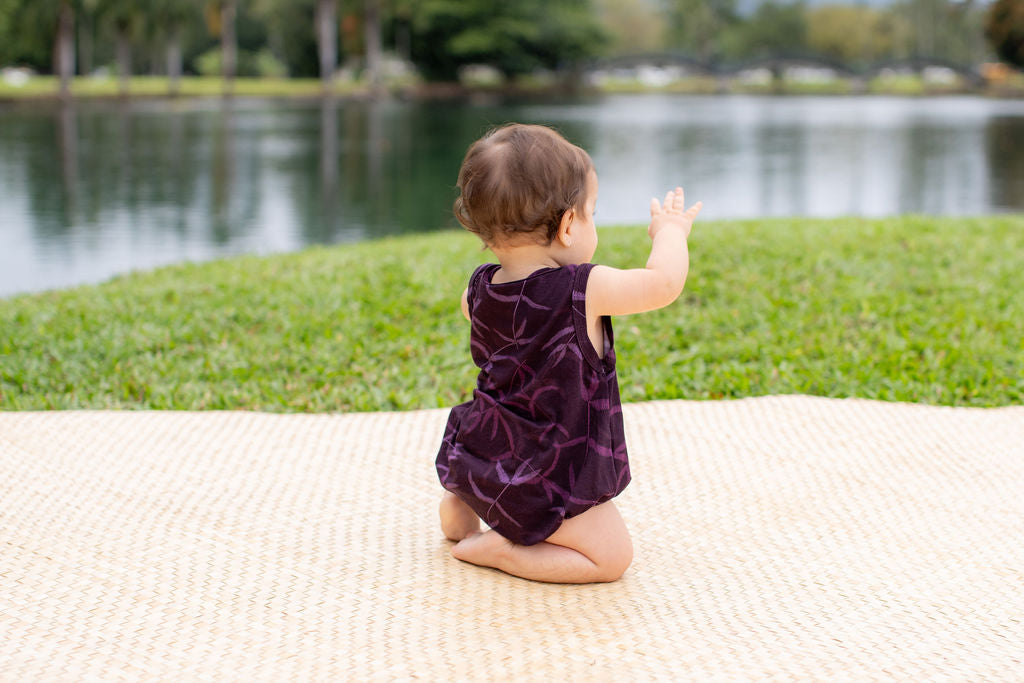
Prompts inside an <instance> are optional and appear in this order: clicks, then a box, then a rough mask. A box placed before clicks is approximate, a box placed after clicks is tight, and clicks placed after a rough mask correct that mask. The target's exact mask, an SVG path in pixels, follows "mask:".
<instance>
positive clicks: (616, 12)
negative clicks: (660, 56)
mask: <svg viewBox="0 0 1024 683" xmlns="http://www.w3.org/2000/svg"><path fill="white" fill-rule="evenodd" d="M596 4H597V13H598V14H597V16H598V18H599V19H600V21H601V26H602V27H603V29H604V30H605V32H606V33H607V34H608V37H609V41H608V48H609V52H610V53H611V54H617V55H628V54H639V53H644V52H655V51H658V50H662V49H664V48H665V44H666V36H665V33H666V31H665V25H664V24H665V22H664V20H663V19H662V14H661V13H660V12H659V11H658V9H657V8H656V7H655V6H654V5H652V4H651V3H650V2H649V1H648V0H597V3H596Z"/></svg>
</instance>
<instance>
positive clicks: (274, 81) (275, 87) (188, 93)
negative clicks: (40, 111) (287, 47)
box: [0, 76, 363, 99]
mask: <svg viewBox="0 0 1024 683" xmlns="http://www.w3.org/2000/svg"><path fill="white" fill-rule="evenodd" d="M59 87H60V84H59V82H58V79H57V78H56V77H55V76H35V77H33V78H32V79H31V80H29V81H28V83H26V84H25V85H23V86H21V87H15V86H12V85H9V84H7V83H5V82H3V81H0V99H33V98H49V97H56V96H57V95H58V94H59V93H58V91H59ZM322 87H323V86H322V85H321V82H320V81H319V80H318V79H313V78H237V79H235V82H234V87H233V90H232V92H233V94H235V95H238V96H242V97H315V96H318V95H320V94H321V93H322V92H323V91H322ZM361 89H363V86H362V85H360V84H355V83H344V82H338V83H336V84H335V85H334V92H335V94H338V95H346V94H352V93H355V92H358V91H360V90H361ZM71 93H72V95H74V96H75V97H88V98H103V97H118V96H120V94H121V92H120V85H119V83H118V79H117V78H116V77H110V78H75V79H74V80H73V81H72V83H71ZM223 93H224V81H223V79H221V78H206V77H200V76H188V77H184V78H182V79H181V82H180V89H179V92H178V95H179V96H181V97H213V96H220V95H222V94H223ZM128 94H129V95H130V96H132V97H163V96H167V95H168V94H169V93H168V79H167V78H165V77H162V76H133V77H132V78H130V79H129V81H128Z"/></svg>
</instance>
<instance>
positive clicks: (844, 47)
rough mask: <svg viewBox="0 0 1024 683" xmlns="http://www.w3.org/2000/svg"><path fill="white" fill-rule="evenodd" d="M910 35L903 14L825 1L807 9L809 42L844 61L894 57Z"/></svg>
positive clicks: (814, 47) (813, 48) (864, 60)
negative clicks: (820, 4)
mask: <svg viewBox="0 0 1024 683" xmlns="http://www.w3.org/2000/svg"><path fill="white" fill-rule="evenodd" d="M909 37H910V28H909V26H907V24H906V23H905V20H904V19H903V18H902V17H900V16H898V15H886V14H883V13H882V12H881V11H879V10H876V9H874V8H871V7H866V6H863V5H822V6H821V7H815V8H813V9H810V10H808V12H807V44H808V46H809V47H810V48H811V49H812V50H813V51H815V52H817V53H819V54H821V55H823V56H825V57H830V58H832V59H835V60H838V61H840V62H843V63H845V64H853V63H858V62H861V63H869V62H874V61H877V60H879V59H882V58H885V57H895V56H897V54H895V53H897V52H898V50H899V49H900V47H901V45H903V44H905V43H906V42H907V41H908V40H909Z"/></svg>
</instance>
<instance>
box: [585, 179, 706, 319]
mask: <svg viewBox="0 0 1024 683" xmlns="http://www.w3.org/2000/svg"><path fill="white" fill-rule="evenodd" d="M701 206H703V204H702V203H701V202H697V203H696V204H694V205H693V206H692V207H690V210H689V211H684V210H683V188H681V187H677V188H676V189H675V192H671V191H670V192H669V193H668V194H666V195H665V205H664V206H661V205H660V204H658V200H657V199H652V200H651V225H650V227H648V229H647V232H648V234H649V235H650V236H651V241H652V244H651V255H650V257H649V258H648V259H647V267H646V268H632V269H630V270H619V269H617V268H609V267H608V266H594V269H593V270H592V271H590V279H589V280H588V282H587V317H588V318H596V317H597V316H602V315H627V314H629V313H643V312H644V311H653V310H654V309H656V308H662V307H664V306H668V305H669V304H670V303H672V302H673V301H675V300H676V299H677V298H678V297H679V295H680V294H681V293H682V291H683V285H684V284H685V283H686V273H687V271H688V270H689V267H690V256H689V251H688V250H687V246H686V238H687V237H689V235H690V229H691V228H692V227H693V221H694V219H695V218H696V217H697V214H698V213H700V209H701Z"/></svg>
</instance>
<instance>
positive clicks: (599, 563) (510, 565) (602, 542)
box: [452, 501, 633, 583]
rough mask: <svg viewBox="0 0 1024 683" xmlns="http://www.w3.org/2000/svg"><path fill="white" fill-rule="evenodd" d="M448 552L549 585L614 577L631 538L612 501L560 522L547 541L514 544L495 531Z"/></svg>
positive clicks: (629, 554)
mask: <svg viewBox="0 0 1024 683" xmlns="http://www.w3.org/2000/svg"><path fill="white" fill-rule="evenodd" d="M452 555H454V556H455V557H457V558H459V559H460V560H465V561H466V562H472V563H473V564H478V565H481V566H484V567H494V568H495V569H500V570H502V571H504V572H507V573H509V574H512V575H514V576H521V577H523V578H524V579H533V580H534V581H550V582H552V583H594V582H601V581H614V580H615V579H617V578H619V577H620V576H622V574H623V572H625V571H626V568H627V567H629V563H630V562H632V561H633V542H632V541H631V540H630V538H629V531H628V530H627V529H626V523H625V522H623V521H622V516H621V515H620V514H619V511H618V509H617V508H616V507H615V504H614V503H612V502H611V501H608V502H607V503H602V504H601V505H598V506H596V507H592V508H590V509H589V510H587V511H586V512H584V513H583V514H581V515H577V516H576V517H573V518H571V519H567V520H565V521H564V522H562V526H560V527H558V530H557V531H556V532H555V533H553V534H551V536H549V537H548V539H547V540H546V541H543V542H541V543H538V544H536V545H516V544H514V543H512V542H511V541H509V540H507V539H506V538H504V537H503V536H501V535H499V534H498V532H496V531H487V532H485V533H482V534H474V535H472V536H470V537H468V538H466V539H465V540H464V541H461V542H459V543H457V544H455V546H454V547H453V548H452Z"/></svg>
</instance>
